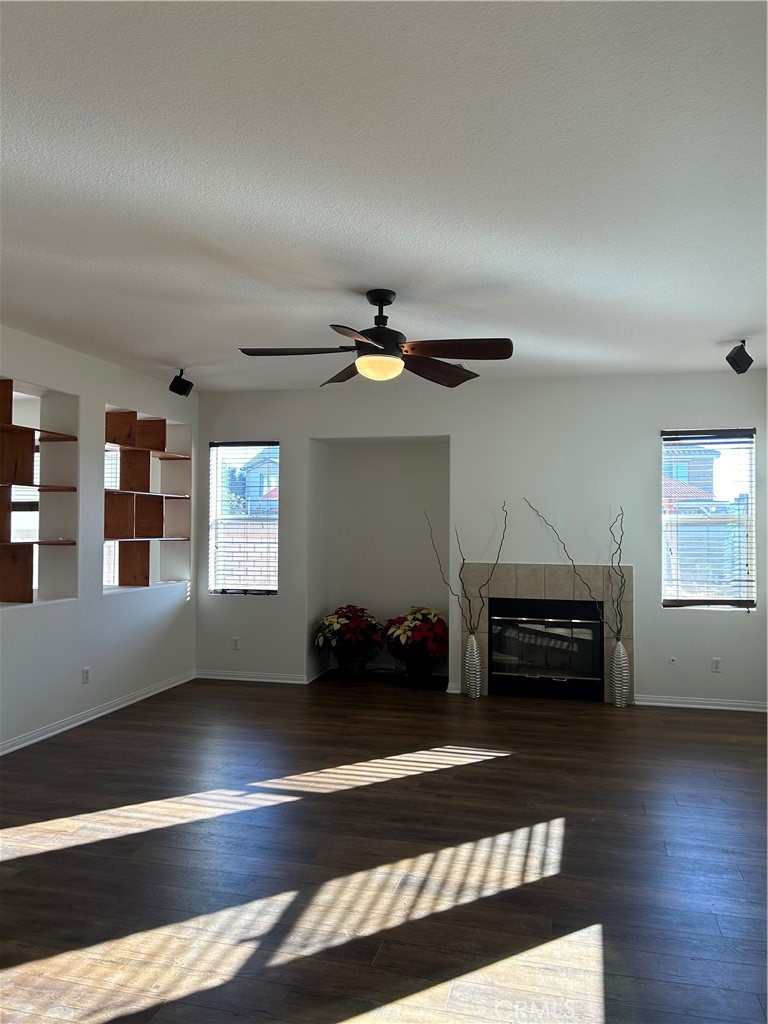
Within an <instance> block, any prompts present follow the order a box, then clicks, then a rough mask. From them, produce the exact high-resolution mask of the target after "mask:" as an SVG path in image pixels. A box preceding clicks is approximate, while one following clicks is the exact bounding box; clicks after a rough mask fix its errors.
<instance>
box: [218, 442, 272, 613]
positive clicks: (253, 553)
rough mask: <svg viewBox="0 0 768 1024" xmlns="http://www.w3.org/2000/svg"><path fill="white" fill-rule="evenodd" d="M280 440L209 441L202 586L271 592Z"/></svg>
mask: <svg viewBox="0 0 768 1024" xmlns="http://www.w3.org/2000/svg"><path fill="white" fill-rule="evenodd" d="M279 481H280V446H279V445H278V444H277V442H275V441H272V442H260V443H252V444H247V443H244V442H241V441H226V442H225V441H214V442H212V443H211V445H210V503H209V513H208V525H209V532H208V591H209V593H211V594H276V593H277V538H278V505H279V492H280V483H279Z"/></svg>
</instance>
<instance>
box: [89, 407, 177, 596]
mask: <svg viewBox="0 0 768 1024" xmlns="http://www.w3.org/2000/svg"><path fill="white" fill-rule="evenodd" d="M169 430H170V431H172V430H173V427H171V428H169V425H168V424H167V422H166V420H164V419H150V418H140V417H139V415H138V413H136V412H134V411H129V410H123V409H117V410H108V411H107V414H106V431H105V442H106V449H107V451H114V452H116V453H117V457H118V466H119V469H118V486H117V487H113V488H109V487H108V488H106V489H105V491H104V540H105V541H117V547H118V551H117V585H118V586H121V587H147V586H149V585H150V583H152V582H160V581H162V580H163V578H164V577H166V576H168V574H166V573H164V572H163V571H162V566H160V568H159V569H158V571H157V573H156V574H153V571H152V569H153V556H152V550H153V544H154V543H156V542H159V543H163V544H164V543H166V542H174V543H176V544H179V543H181V544H186V545H187V548H188V547H189V542H190V531H191V521H190V462H191V457H190V455H189V454H188V453H185V452H181V451H173V450H168V441H169V436H168V435H169ZM171 464H175V468H176V472H174V473H170V472H167V471H166V470H167V468H168V467H169V466H170V465H171ZM158 466H159V472H158V471H157V470H158ZM169 480H170V486H169ZM160 561H161V559H158V562H160ZM180 561H181V563H183V565H185V566H186V571H185V570H184V569H182V570H181V571H180V570H179V568H178V567H177V568H176V570H175V571H174V572H172V573H170V578H171V579H187V578H188V576H189V571H188V566H189V553H188V551H187V554H186V557H185V558H183V559H181V560H180ZM153 575H157V579H155V578H153Z"/></svg>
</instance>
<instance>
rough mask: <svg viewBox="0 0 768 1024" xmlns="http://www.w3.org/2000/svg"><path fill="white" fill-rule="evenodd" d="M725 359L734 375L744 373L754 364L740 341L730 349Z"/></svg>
mask: <svg viewBox="0 0 768 1024" xmlns="http://www.w3.org/2000/svg"><path fill="white" fill-rule="evenodd" d="M725 359H726V362H727V363H728V365H729V366H730V367H731V369H733V370H735V372H736V373H746V372H747V370H748V369H749V368H750V366H751V365H752V363H753V362H754V360H753V359H752V356H751V355H750V354H749V352H747V349H746V347H745V342H743V341H740V342H739V344H738V345H736V346H735V347H734V348H732V349H731V351H730V352H729V353H728V355H727V356H726V357H725Z"/></svg>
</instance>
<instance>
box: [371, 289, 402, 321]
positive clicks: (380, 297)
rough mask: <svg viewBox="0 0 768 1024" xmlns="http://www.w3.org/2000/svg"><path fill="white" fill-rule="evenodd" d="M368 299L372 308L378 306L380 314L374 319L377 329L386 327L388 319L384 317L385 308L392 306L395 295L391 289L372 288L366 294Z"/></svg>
mask: <svg viewBox="0 0 768 1024" xmlns="http://www.w3.org/2000/svg"><path fill="white" fill-rule="evenodd" d="M365 297H366V299H368V301H369V302H370V304H371V305H372V306H378V307H379V312H378V313H377V314H376V316H375V317H374V318H373V322H374V323H375V324H376V326H377V327H386V326H387V320H388V317H386V316H384V307H385V306H391V305H392V303H393V302H394V301H395V293H394V292H393V291H391V290H390V289H389V288H371V290H370V291H367V292H366V293H365Z"/></svg>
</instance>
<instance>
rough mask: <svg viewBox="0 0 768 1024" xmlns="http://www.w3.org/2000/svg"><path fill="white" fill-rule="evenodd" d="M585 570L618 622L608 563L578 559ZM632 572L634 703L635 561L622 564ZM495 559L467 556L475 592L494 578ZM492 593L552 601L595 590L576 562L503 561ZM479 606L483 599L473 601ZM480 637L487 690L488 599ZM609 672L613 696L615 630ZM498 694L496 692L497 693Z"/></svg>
mask: <svg viewBox="0 0 768 1024" xmlns="http://www.w3.org/2000/svg"><path fill="white" fill-rule="evenodd" d="M576 568H577V569H578V571H579V573H580V574H581V575H582V576H583V577H584V579H585V580H587V581H588V582H589V585H590V587H591V588H592V593H593V595H594V596H595V598H596V599H597V600H598V601H604V602H605V603H604V606H603V614H604V616H605V618H606V621H607V622H608V623H609V624H612V623H613V615H612V609H611V607H610V603H609V602H608V601H607V599H606V598H607V596H609V595H610V589H609V575H608V574H609V572H610V566H608V565H577V566H576ZM622 568H623V569H624V573H625V575H626V577H627V589H626V592H625V595H624V636H623V640H624V646H625V647H626V649H627V656H628V657H629V703H630V704H634V702H635V657H634V576H635V574H634V566H631V565H624V566H622ZM490 571H491V563H488V562H467V564H466V566H465V568H464V584H465V587H466V589H467V592H468V593H469V594H477V588H478V586H479V585H480V584H481V583H484V582H485V580H487V579H488V573H489V572H490ZM487 596H488V597H521V598H529V599H532V600H549V601H584V600H589V594H588V593H587V590H586V588H585V586H584V584H583V583H581V581H580V580H578V579H577V578H576V576H575V575H574V572H573V569H572V568H571V566H570V565H531V564H526V563H524V562H514V563H513V562H500V563H499V565H497V566H496V571H495V572H494V574H493V579H492V580H491V585H490V586H489V587H488V594H487ZM473 607H475V608H476V607H477V599H475V600H474V601H473ZM466 640H467V632H466V630H463V631H462V635H461V649H462V653H463V651H464V644H465V643H466ZM477 642H478V644H479V646H480V654H481V656H482V659H483V672H484V674H485V678H484V680H483V694H484V695H485V694H487V692H488V604H487V602H486V606H485V608H484V609H483V614H482V617H481V619H480V626H479V628H478V630H477ZM603 647H604V659H603V661H604V664H605V677H604V679H603V685H604V693H605V700H606V701H610V694H609V693H608V679H607V673H608V666H609V664H610V660H611V651H612V649H613V640H612V639H611V637H610V636H606V637H604V638H603ZM461 674H462V679H461V688H462V691H463V692H466V679H465V678H464V666H463V658H462V670H461ZM494 699H495V698H494Z"/></svg>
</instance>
